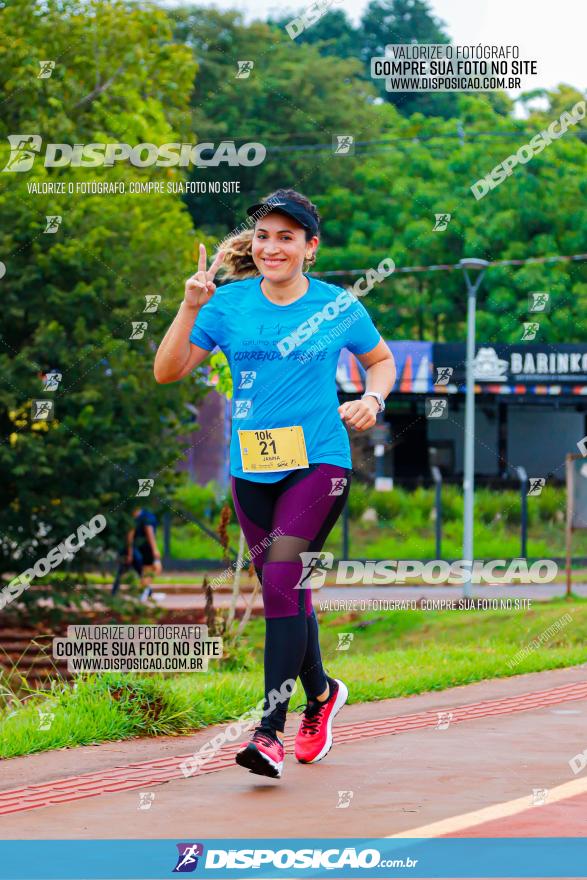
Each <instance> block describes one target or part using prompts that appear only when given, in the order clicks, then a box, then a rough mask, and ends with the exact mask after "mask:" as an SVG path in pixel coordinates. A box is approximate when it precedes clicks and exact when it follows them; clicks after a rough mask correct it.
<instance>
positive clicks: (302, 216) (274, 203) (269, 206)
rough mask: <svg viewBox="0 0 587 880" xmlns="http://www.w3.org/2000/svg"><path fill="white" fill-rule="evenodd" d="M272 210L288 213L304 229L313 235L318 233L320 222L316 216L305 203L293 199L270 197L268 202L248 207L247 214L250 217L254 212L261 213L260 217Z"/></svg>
mask: <svg viewBox="0 0 587 880" xmlns="http://www.w3.org/2000/svg"><path fill="white" fill-rule="evenodd" d="M271 211H280V212H281V213H282V214H287V215H288V217H291V218H292V220H295V221H296V222H297V223H299V224H300V226H303V227H304V229H307V230H308V231H309V232H311V233H312V235H318V223H317V222H316V218H315V217H314V216H312V214H310V212H309V211H307V210H306V208H304V206H303V205H300V203H299V202H294V201H292V200H291V199H281V198H274V199H268V200H267V201H266V202H259V203H258V204H257V205H251V207H250V208H247V214H248V215H249V217H251V216H252V215H253V214H259V219H261V218H262V217H264V216H265V215H266V214H269V213H270V212H271Z"/></svg>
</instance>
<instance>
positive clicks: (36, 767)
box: [0, 666, 587, 840]
mask: <svg viewBox="0 0 587 880" xmlns="http://www.w3.org/2000/svg"><path fill="white" fill-rule="evenodd" d="M548 694H550V696H549V697H547V695H548ZM523 695H528V696H523ZM496 701H499V702H496ZM459 707H462V708H459ZM451 711H452V712H453V719H452V720H451V721H450V723H449V725H448V727H446V728H445V729H440V728H439V726H438V715H437V713H439V712H451ZM496 713H498V714H496ZM443 718H444V716H443ZM385 719H389V720H385ZM586 721H587V666H579V667H574V668H571V669H562V670H550V671H548V672H541V673H532V674H528V675H522V676H515V677H513V678H509V679H495V680H492V681H487V682H480V683H477V684H472V685H466V686H462V687H458V688H453V689H450V690H447V691H442V692H439V693H428V694H422V695H418V696H413V697H406V698H400V699H394V700H383V701H380V702H376V703H365V704H356V705H350V706H346V707H345V708H344V709H343V711H342V712H341V713H340V715H339V716H338V718H337V721H336V722H335V730H337V729H338V731H339V742H338V743H336V737H335V745H334V747H333V749H332V751H331V752H330V753H329V755H328V756H327V757H326V758H325V759H324V760H323V761H322V762H320V763H318V764H315V765H310V766H304V765H301V764H298V763H297V762H296V761H295V759H294V757H293V755H292V748H291V744H290V746H289V748H288V755H287V758H286V765H285V769H284V775H283V778H282V779H281V780H270V779H264V778H263V777H257V776H254V775H252V774H248V773H246V771H243V769H242V768H240V767H237V766H236V765H234V764H233V762H232V757H231V755H230V754H227V755H225V758H224V769H221V768H218V769H216V770H215V771H214V772H208V773H204V774H202V775H198V776H195V777H192V778H188V779H185V778H183V776H181V775H180V774H178V775H177V776H176V778H171V779H169V781H166V782H164V784H161V783H160V781H158V780H160V779H161V776H158V775H157V773H156V772H153V773H152V775H151V777H149V775H148V774H147V777H145V779H146V781H145V783H144V784H141V785H140V786H139V787H137V783H136V782H134V783H132V782H131V784H130V785H129V786H128V788H127V790H117V789H118V788H120V786H121V782H120V779H121V778H122V777H121V776H120V773H121V772H122V774H123V776H124V774H125V773H126V774H127V775H128V772H129V771H128V766H127V765H129V764H131V763H137V762H149V761H150V762H152V761H155V760H157V766H161V765H165V766H167V765H168V766H172V767H173V769H174V770H175V771H177V763H178V762H179V761H180V760H181V758H180V757H178V756H186V755H188V754H190V753H191V752H193V751H195V750H196V749H198V748H199V747H200V746H201V745H202V744H203V743H204V742H206V741H208V740H209V739H210V738H211V737H212V736H213V735H214V734H215V733H216V732H217V730H218V729H221V728H208V729H206V730H204V731H199V732H198V733H196V734H194V735H193V736H190V737H165V738H158V739H140V740H132V741H125V742H118V743H109V744H105V745H101V746H95V747H91V746H86V747H81V748H78V749H73V750H63V751H57V752H53V753H47V754H40V755H32V756H30V757H27V758H15V759H12V760H9V761H6V762H4V764H3V767H2V774H1V783H0V784H1V787H2V790H6V789H13V788H23V787H25V786H27V785H39V784H42V783H45V782H47V781H49V780H56V779H63V778H64V777H72V776H76V775H78V774H88V773H97V774H98V776H99V777H100V778H102V777H104V779H105V780H106V782H105V783H104V784H102V788H101V789H100V790H101V791H102V792H103V793H100V794H92V792H93V791H94V789H93V788H92V785H94V783H93V782H92V783H91V785H90V784H89V783H88V782H87V781H86V783H85V784H86V786H88V785H89V787H88V788H87V790H86V791H83V790H81V789H83V785H84V780H83V779H82V780H77V781H75V780H74V781H73V782H72V783H71V785H72V786H73V787H72V791H71V799H70V800H69V801H68V802H67V803H57V804H51V805H48V806H43V807H41V808H37V809H28V810H26V812H16V813H12V814H8V815H3V816H0V836H1V837H4V838H11V839H26V838H31V837H35V838H40V839H44V840H48V839H52V838H60V837H63V836H67V837H68V838H82V839H83V838H86V837H87V838H144V839H149V838H175V839H181V838H182V837H185V838H186V839H190V838H191V837H193V836H194V834H195V835H196V836H201V837H204V838H206V837H227V838H230V837H234V836H235V835H237V836H239V837H267V836H269V837H280V836H283V837H294V836H297V837H303V836H309V837H315V836H321V837H322V836H323V837H334V836H342V837H344V836H349V837H351V836H355V837H357V836H358V837H360V836H387V835H396V834H408V835H410V836H412V833H411V832H412V831H416V830H417V829H420V831H418V834H420V833H421V829H423V828H426V826H429V825H431V824H433V823H437V822H442V821H446V820H449V819H452V820H454V817H461V819H460V820H459V822H460V824H459V822H458V823H457V826H458V829H459V830H458V832H457V836H465V835H466V834H468V833H469V831H470V828H475V827H476V824H475V823H477V824H479V821H480V820H478V819H475V822H474V823H473V825H471V824H470V822H468V820H467V819H466V818H465V819H464V820H463V819H462V817H463V816H465V817H466V816H467V815H469V814H471V813H473V814H478V811H480V810H486V809H489V808H491V809H496V810H497V813H495V815H493V814H492V815H493V819H490V820H487V818H486V814H482V819H483V817H485V821H497V820H499V817H500V815H501V814H500V805H502V804H504V802H511V801H517V802H518V804H521V805H522V807H521V808H517V810H518V812H517V813H516V815H518V814H519V815H520V816H523V821H522V820H516V821H517V822H518V824H516V823H513V822H512V821H511V820H506V821H505V822H503V821H502V824H501V825H500V826H499V829H500V830H499V833H500V834H502V835H503V836H509V835H514V836H515V835H516V834H517V833H518V834H537V835H541V834H542V835H547V836H552V835H558V836H565V835H573V834H577V833H581V832H578V831H577V828H578V825H577V819H578V817H579V815H584V813H582V808H583V807H584V806H585V804H586V803H587V773H585V774H578V775H577V776H575V775H574V774H573V772H572V770H571V768H570V766H569V760H570V759H571V758H572V757H573V756H574V755H576V754H578V753H580V752H582V751H583V750H584V749H585V748H587V726H586ZM445 723H446V722H445ZM296 728H297V719H296V718H295V717H294V716H290V720H289V724H288V728H287V730H286V734H288V735H289V737H290V738H291V737H292V735H293V734H295V730H296ZM176 759H177V763H176ZM116 767H118V768H121V767H122V768H124V767H126V768H127V769H126V770H124V771H115V770H114V769H113V768H116ZM141 772H142V771H141ZM108 774H111V776H110V777H109V775H108ZM584 777H585V778H584ZM125 778H126V777H125ZM149 778H150V780H151V781H150V782H149V781H148V780H149ZM567 783H571V784H572V786H574V787H572V788H571V789H570V796H569V797H566V793H567V789H566V788H564V786H565V785H566V784H567ZM69 784H70V783H68V785H69ZM561 786H563V788H561ZM76 787H77V791H76ZM108 787H110V788H111V789H112V790H111V791H110V792H108V791H107V790H105V789H107V788H108ZM577 787H578V788H577ZM583 787H584V791H583ZM559 789H560V792H561V793H560V797H559V795H556V794H553V797H554V798H559V799H558V800H556V802H553V803H552V804H550V803H549V798H548V793H549V792H556V791H558V790H559ZM536 791H538V794H536ZM140 792H150V793H152V794H153V795H154V798H153V799H152V803H151V806H150V808H149V809H148V810H143V809H139V793H140ZM341 792H347V793H348V792H352V794H350V795H349V794H343V795H341V794H340V793H341ZM545 792H546V794H545ZM540 797H544V804H539V803H535V801H536V798H540ZM149 799H150V795H149ZM345 801H348V806H346V807H343V806H339V804H341V803H343V802H345ZM0 803H1V796H0ZM17 806H18V804H17ZM580 811H581V812H580ZM506 812H507V811H506ZM520 821H521V824H520ZM440 833H452V832H451V831H450V829H449V830H448V831H444V832H442V831H441V832H440ZM492 833H495V832H488V834H487V836H491V834H492ZM415 836H417V835H415Z"/></svg>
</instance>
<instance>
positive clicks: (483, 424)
mask: <svg viewBox="0 0 587 880" xmlns="http://www.w3.org/2000/svg"><path fill="white" fill-rule="evenodd" d="M475 404H476V405H475V473H476V474H486V475H488V476H493V475H495V474H498V473H499V468H498V463H497V457H498V436H497V435H498V431H497V406H496V405H495V404H491V405H489V406H482V405H480V404H479V400H478V399H477V400H476V401H475ZM427 422H428V445H429V446H433V445H434V441H435V440H453V441H454V450H455V452H454V455H455V472H456V473H462V471H463V439H464V427H465V405H464V403H462V404H459V405H458V408H457V402H456V401H455V400H454V398H452V397H451V396H450V395H449V398H448V419H428V420H427Z"/></svg>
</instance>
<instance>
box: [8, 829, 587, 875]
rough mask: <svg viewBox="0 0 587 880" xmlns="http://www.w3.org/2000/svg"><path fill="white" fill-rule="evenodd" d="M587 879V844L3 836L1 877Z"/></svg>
mask: <svg viewBox="0 0 587 880" xmlns="http://www.w3.org/2000/svg"><path fill="white" fill-rule="evenodd" d="M178 874H189V875H191V876H192V877H193V878H194V880H197V878H204V880H208V878H218V880H224V878H230V880H235V878H239V877H245V878H271V880H275V878H282V877H283V878H285V880H287V878H292V877H295V878H320V877H329V878H331V880H338V878H340V880H343V878H347V877H359V878H365V880H367V878H371V877H374V878H379V880H387V878H395V877H408V878H414V880H415V878H427V877H447V878H453V880H454V878H460V877H463V878H477V877H530V878H542V877H560V878H562V877H587V839H586V838H582V837H547V838H545V837H542V838H527V837H503V838H468V839H457V838H440V839H423V838H402V839H396V840H393V839H389V838H380V837H379V838H336V839H325V838H278V839H250V838H242V839H236V838H235V839H225V838H224V839H212V838H209V839H201V838H197V837H195V838H194V839H193V840H181V841H177V840H0V880H161V878H173V877H177V875H178Z"/></svg>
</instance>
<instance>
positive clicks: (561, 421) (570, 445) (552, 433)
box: [507, 404, 585, 480]
mask: <svg viewBox="0 0 587 880" xmlns="http://www.w3.org/2000/svg"><path fill="white" fill-rule="evenodd" d="M507 413H508V442H507V457H508V463H509V464H511V465H520V464H521V465H522V466H523V467H525V468H526V470H527V472H528V476H530V477H541V476H546V474H547V473H549V472H555V475H556V477H557V478H558V479H561V480H564V478H565V467H564V462H565V455H566V454H567V452H578V449H577V443H578V441H579V440H581V439H582V438H583V437H584V436H585V430H584V428H585V414H584V413H582V412H575V411H574V410H568V409H554V408H553V409H551V408H550V407H546V406H532V405H531V404H527V405H526V406H511V405H510V406H508V408H507Z"/></svg>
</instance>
